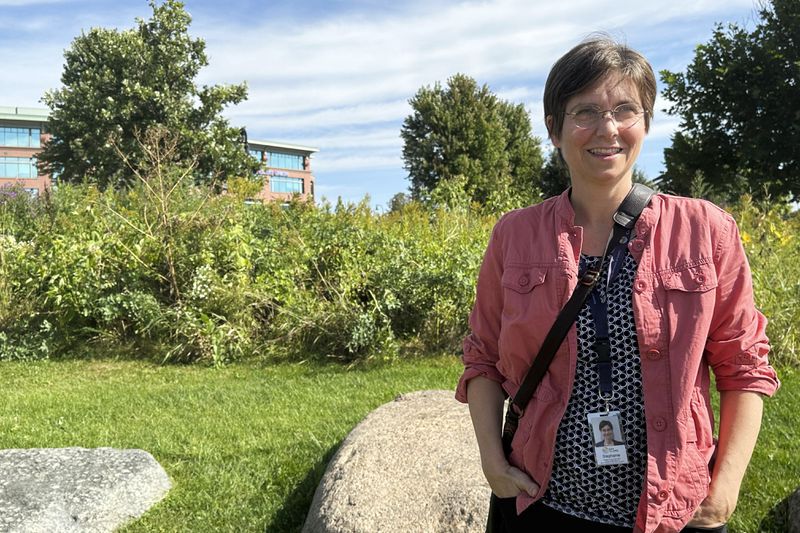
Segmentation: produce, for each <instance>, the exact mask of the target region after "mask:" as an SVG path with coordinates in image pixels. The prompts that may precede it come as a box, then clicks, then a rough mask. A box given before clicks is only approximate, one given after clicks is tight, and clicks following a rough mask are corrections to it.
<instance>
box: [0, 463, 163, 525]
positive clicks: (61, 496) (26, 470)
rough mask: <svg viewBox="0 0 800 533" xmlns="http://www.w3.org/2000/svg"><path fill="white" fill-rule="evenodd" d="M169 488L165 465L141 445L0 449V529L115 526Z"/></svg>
mask: <svg viewBox="0 0 800 533" xmlns="http://www.w3.org/2000/svg"><path fill="white" fill-rule="evenodd" d="M169 488H170V481H169V478H168V477H167V474H166V472H164V469H163V468H161V465H159V464H158V462H156V460H155V459H153V456H152V455H150V454H149V453H147V452H145V451H142V450H115V449H112V448H96V449H85V448H50V449H48V448H42V449H29V450H0V531H8V532H15V533H17V532H18V533H44V532H47V533H50V532H58V533H72V532H86V533H88V532H92V533H95V532H97V533H99V532H107V531H113V530H114V529H116V528H117V527H119V526H121V525H122V524H124V523H125V522H128V521H129V520H131V519H133V518H136V517H138V516H141V515H142V514H143V513H144V512H145V511H146V510H147V509H149V508H150V507H151V506H152V505H153V504H154V503H156V502H158V501H159V500H160V499H161V498H163V497H164V495H165V494H166V492H167V491H168V490H169Z"/></svg>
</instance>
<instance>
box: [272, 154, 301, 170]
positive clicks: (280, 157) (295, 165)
mask: <svg viewBox="0 0 800 533" xmlns="http://www.w3.org/2000/svg"><path fill="white" fill-rule="evenodd" d="M267 166H268V167H270V168H285V169H288V170H305V168H304V167H303V156H302V155H294V154H287V153H285V152H267Z"/></svg>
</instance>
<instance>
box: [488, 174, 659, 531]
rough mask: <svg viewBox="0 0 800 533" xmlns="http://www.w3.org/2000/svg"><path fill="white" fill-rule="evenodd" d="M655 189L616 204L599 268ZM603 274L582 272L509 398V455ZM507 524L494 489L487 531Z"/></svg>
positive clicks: (642, 188) (636, 189) (635, 190)
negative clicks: (532, 403) (527, 410)
mask: <svg viewBox="0 0 800 533" xmlns="http://www.w3.org/2000/svg"><path fill="white" fill-rule="evenodd" d="M653 194H654V191H653V190H652V189H651V188H649V187H647V186H646V185H642V184H641V183H635V184H634V185H633V187H632V188H631V190H630V192H629V193H628V195H627V196H626V197H625V199H624V200H623V201H622V203H621V204H620V205H619V207H618V208H617V212H616V213H614V232H613V235H612V237H611V239H609V241H608V246H607V247H606V251H605V253H604V254H603V260H601V261H600V262H599V263H598V264H597V268H598V269H600V268H601V267H602V265H603V262H604V261H605V256H607V255H608V254H609V252H610V251H611V250H612V249H613V248H614V247H615V246H616V245H617V243H618V242H620V240H621V239H622V238H623V237H625V236H626V235H627V234H628V232H629V231H630V230H631V229H632V228H633V225H634V224H635V223H636V219H638V218H639V215H641V214H642V211H643V210H644V208H645V206H647V204H649V203H650V197H651V196H653ZM599 277H600V271H599V270H589V269H587V271H586V272H585V273H584V274H583V276H581V279H580V280H578V285H577V286H576V287H575V290H574V291H573V293H572V296H570V298H569V301H567V303H566V305H564V308H563V309H561V312H559V313H558V316H557V317H556V320H555V322H553V326H552V327H551V328H550V331H548V332H547V336H546V337H545V338H544V341H542V346H541V348H539V354H538V355H537V356H536V359H534V360H533V364H532V365H531V368H530V369H529V370H528V373H527V374H526V375H525V379H524V380H523V381H522V385H520V387H519V390H518V391H517V394H516V395H514V397H513V398H511V399H510V400H509V402H508V409H506V417H505V422H504V423H503V436H502V442H503V453H504V454H505V456H506V457H508V456H509V455H510V454H511V441H512V440H513V439H514V433H516V431H517V425H518V424H519V419H520V417H521V416H522V414H523V413H524V411H525V407H526V406H527V405H528V402H529V401H530V399H531V397H532V396H533V393H534V392H535V391H536V387H538V386H539V382H541V381H542V378H543V377H544V375H545V373H546V372H547V367H549V366H550V363H551V362H552V361H553V358H554V357H555V355H556V351H557V350H558V348H559V346H561V343H562V342H564V338H565V337H566V336H567V332H569V329H570V328H571V327H572V323H573V322H575V319H576V318H577V317H578V313H579V312H580V310H581V308H582V307H583V305H584V304H585V303H586V300H587V299H588V298H589V295H590V294H591V293H592V290H594V286H595V284H596V283H597V280H598V278H599ZM506 532H507V528H506V525H505V522H504V520H503V514H502V512H501V511H500V502H499V498H498V497H497V495H496V494H495V493H494V492H493V493H492V497H491V500H489V517H488V520H487V522H486V533H506Z"/></svg>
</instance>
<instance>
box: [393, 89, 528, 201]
mask: <svg viewBox="0 0 800 533" xmlns="http://www.w3.org/2000/svg"><path fill="white" fill-rule="evenodd" d="M409 103H410V104H411V108H412V113H411V115H409V116H408V117H406V119H405V121H404V122H403V127H402V130H401V136H402V138H403V143H404V144H403V160H404V163H405V164H404V166H405V169H406V170H407V171H408V174H409V179H410V181H411V194H412V196H413V197H414V198H415V199H427V198H429V197H430V195H431V194H432V193H433V191H434V190H435V189H436V188H437V186H439V185H440V184H442V182H443V181H451V180H458V181H461V182H462V183H463V187H464V188H465V192H466V193H467V195H468V196H469V198H471V200H472V201H475V202H478V203H480V204H482V205H487V204H491V205H494V206H495V207H496V208H497V210H503V209H508V208H513V207H519V206H522V205H527V204H529V203H530V202H531V201H533V199H535V198H538V189H537V184H538V183H539V174H540V172H541V168H542V153H541V148H540V141H539V139H538V138H536V137H534V136H533V135H532V134H531V125H530V117H529V116H528V112H527V111H526V110H525V108H524V107H523V106H522V105H521V104H512V103H510V102H507V101H504V100H501V99H500V98H498V97H497V96H496V95H495V94H494V93H492V92H491V91H490V90H489V88H488V87H487V86H486V85H483V86H478V84H477V82H476V81H475V80H474V79H472V78H470V77H469V76H466V75H464V74H456V75H454V76H453V77H451V78H450V79H448V80H447V86H446V87H442V85H441V84H440V83H438V82H437V83H435V84H434V85H433V87H430V86H426V87H422V88H421V89H420V90H419V91H418V92H417V94H416V95H414V97H413V98H411V99H410V100H409Z"/></svg>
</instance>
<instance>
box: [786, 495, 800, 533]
mask: <svg viewBox="0 0 800 533" xmlns="http://www.w3.org/2000/svg"><path fill="white" fill-rule="evenodd" d="M788 504H789V509H788V512H787V513H786V514H787V520H788V521H789V533H800V488H798V489H797V490H795V491H794V493H792V495H791V496H789V502H788Z"/></svg>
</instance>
